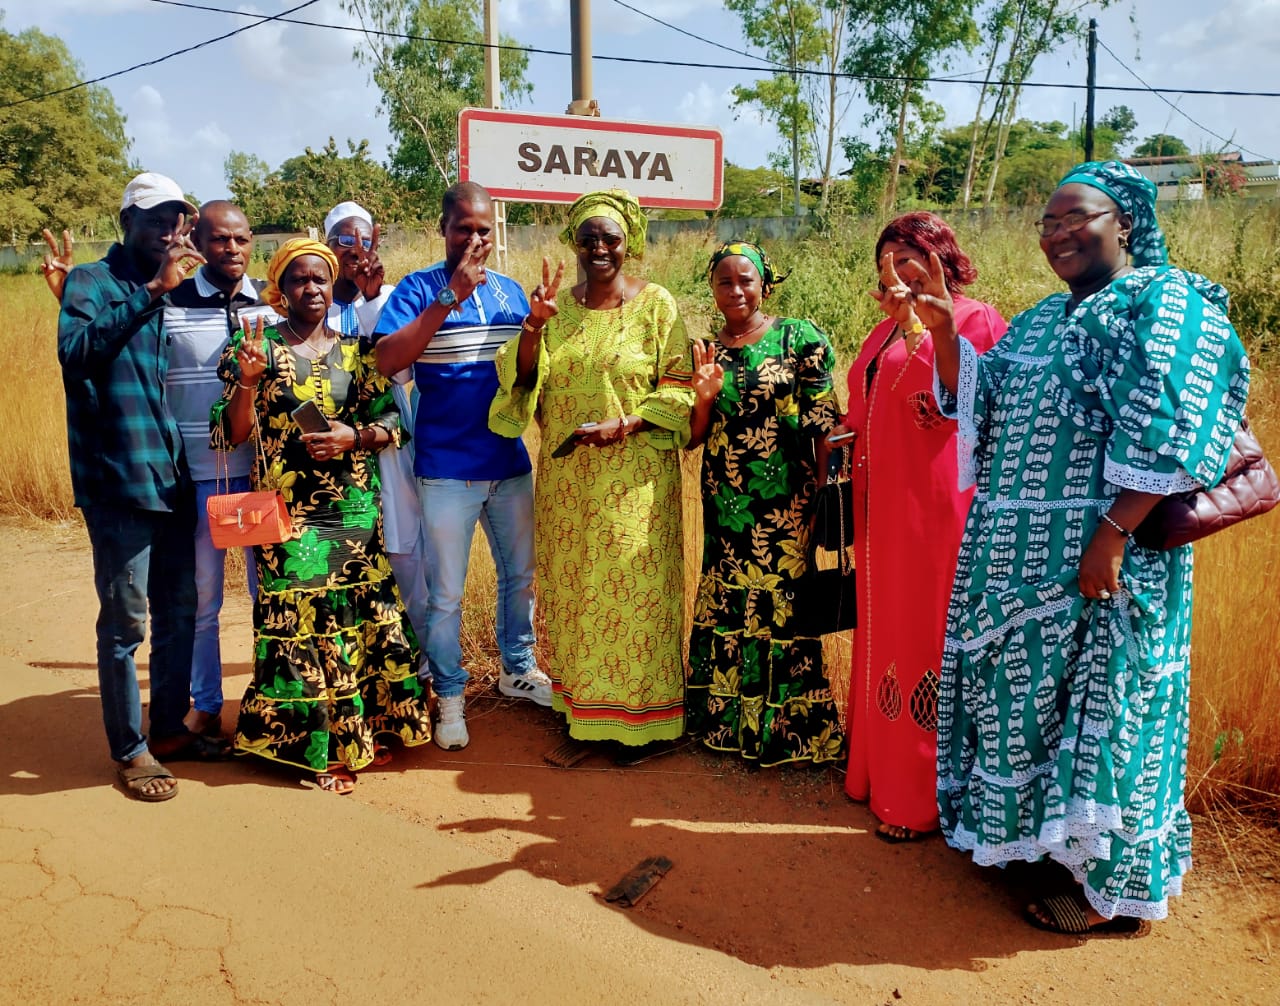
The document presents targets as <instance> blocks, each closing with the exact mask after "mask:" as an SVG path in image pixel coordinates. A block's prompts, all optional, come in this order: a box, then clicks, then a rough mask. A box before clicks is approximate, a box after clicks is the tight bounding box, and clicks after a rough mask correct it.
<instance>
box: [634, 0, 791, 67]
mask: <svg viewBox="0 0 1280 1006" xmlns="http://www.w3.org/2000/svg"><path fill="white" fill-rule="evenodd" d="M613 2H614V3H616V4H617V5H618V6H619V7H625V8H626V9H627V10H629V11H631V12H632V13H633V14H639V15H640V16H641V17H646V18H648V19H649V20H650V21H652V22H654V23H655V24H660V25H662V27H664V28H670V29H671V30H672V31H674V32H675V33H676V34H678V35H683V36H685V38H691V39H693V40H694V41H696V42H703V43H705V44H707V45H711V46H715V47H716V48H717V49H723V50H724V51H725V52H731V53H733V54H734V55H735V56H746V57H747V59H758V60H760V61H761V62H762V63H767V64H768V65H769V66H773V67H776V68H777V69H779V70H786V71H787V72H790V71H791V67H789V66H787V64H785V63H779V62H778V61H777V60H774V59H769V58H768V57H766V56H757V55H756V54H755V53H753V52H746V51H745V50H742V49H734V48H733V47H732V46H727V45H725V44H724V43H723V42H717V41H715V40H714V39H710V38H703V37H702V36H701V35H696V34H694V33H693V32H691V31H689V30H688V29H687V28H679V27H677V26H676V25H674V24H672V23H671V22H669V21H664V20H662V18H660V17H655V16H654V15H653V14H650V13H649V12H648V11H643V10H641V9H640V8H639V7H632V6H631V4H629V3H624V2H623V0H613ZM761 69H764V67H761Z"/></svg>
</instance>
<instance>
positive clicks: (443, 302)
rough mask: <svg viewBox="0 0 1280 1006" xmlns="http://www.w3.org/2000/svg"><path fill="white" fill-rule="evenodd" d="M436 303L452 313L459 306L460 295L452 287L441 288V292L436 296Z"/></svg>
mask: <svg viewBox="0 0 1280 1006" xmlns="http://www.w3.org/2000/svg"><path fill="white" fill-rule="evenodd" d="M436 303H437V304H439V305H440V306H441V307H447V308H448V309H449V310H450V311H452V310H453V309H454V308H455V307H457V306H458V295H457V294H456V293H454V292H453V288H452V287H447V286H446V287H441V288H440V292H439V293H438V294H436Z"/></svg>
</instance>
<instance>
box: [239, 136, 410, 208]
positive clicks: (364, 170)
mask: <svg viewBox="0 0 1280 1006" xmlns="http://www.w3.org/2000/svg"><path fill="white" fill-rule="evenodd" d="M347 150H348V152H347V154H346V155H345V156H344V155H342V154H341V153H339V151H338V145H337V144H336V143H335V142H334V139H333V137H329V142H328V143H327V144H325V147H324V149H323V150H319V151H316V150H312V149H311V148H310V147H308V148H307V149H306V151H305V152H304V153H302V154H299V155H298V156H296V157H290V158H289V159H288V160H287V161H285V162H284V163H283V164H281V165H280V168H279V170H278V171H268V170H267V165H266V163H265V162H264V161H262V159H261V158H258V157H255V156H254V155H253V154H246V153H242V152H241V151H236V150H233V151H232V152H231V154H230V155H229V156H228V157H227V159H226V162H225V163H224V164H223V171H224V173H225V175H226V179H227V187H228V188H229V189H230V190H231V195H232V197H233V198H234V199H235V201H236V202H237V203H238V204H239V205H240V208H241V209H243V210H244V212H245V215H246V216H248V218H249V219H250V220H251V221H252V222H253V226H254V228H255V229H257V230H285V231H300V230H305V229H306V228H308V227H318V226H319V225H320V222H321V220H323V218H324V215H325V213H327V212H328V211H329V209H330V207H332V206H336V205H337V204H338V203H340V202H342V201H344V200H347V199H354V200H355V201H356V202H358V203H360V204H361V205H362V206H364V207H365V208H366V209H368V210H369V212H370V213H372V214H373V217H374V219H375V220H379V221H382V222H384V223H395V222H398V221H401V220H405V219H412V218H413V217H415V216H416V215H417V211H418V207H417V205H416V202H415V200H414V199H413V197H412V194H411V193H408V192H406V191H405V190H404V189H403V187H402V186H400V185H398V184H397V183H396V180H395V179H394V178H392V177H391V175H390V173H389V172H388V171H387V169H386V168H384V167H383V166H382V165H381V164H379V163H378V162H377V161H375V160H374V159H373V158H372V157H370V156H369V141H368V140H362V141H361V142H360V143H359V144H355V143H352V142H351V141H350V140H348V141H347Z"/></svg>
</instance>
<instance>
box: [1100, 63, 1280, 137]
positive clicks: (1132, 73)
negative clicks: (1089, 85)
mask: <svg viewBox="0 0 1280 1006" xmlns="http://www.w3.org/2000/svg"><path fill="white" fill-rule="evenodd" d="M1098 45H1100V46H1102V48H1103V49H1105V50H1106V51H1107V53H1108V54H1110V56H1111V58H1112V59H1114V60H1115V61H1116V62H1117V63H1119V64H1120V65H1121V66H1122V67H1124V69H1125V70H1127V71H1128V73H1129V75H1130V76H1132V77H1133V79H1134V80H1136V81H1137V82H1138V83H1139V84H1141V85H1142V86H1143V87H1145V88H1146V89H1147V90H1148V91H1150V92H1151V93H1152V94H1154V95H1155V96H1156V97H1157V98H1159V99H1160V100H1161V101H1163V102H1164V103H1165V104H1166V105H1168V106H1169V107H1170V108H1172V109H1173V110H1174V111H1175V112H1177V113H1178V114H1179V115H1181V116H1182V117H1183V118H1184V119H1186V120H1187V121H1188V122H1189V123H1191V124H1192V125H1193V126H1195V127H1196V128H1197V129H1200V130H1202V131H1203V132H1206V133H1208V134H1209V135H1210V136H1212V137H1214V138H1216V139H1219V140H1221V141H1222V142H1223V143H1224V144H1227V145H1228V146H1230V145H1231V144H1233V143H1236V141H1235V140H1229V139H1227V138H1226V137H1225V136H1223V135H1221V134H1220V133H1215V132H1214V131H1213V130H1212V129H1210V128H1209V127H1208V126H1206V125H1204V124H1203V123H1201V122H1197V121H1196V120H1195V119H1193V118H1192V117H1191V116H1190V115H1188V114H1187V113H1186V112H1184V111H1183V110H1182V109H1181V108H1179V107H1178V106H1177V104H1176V103H1174V102H1172V101H1170V100H1169V99H1168V98H1166V97H1165V96H1164V95H1163V94H1161V93H1160V92H1159V91H1157V90H1156V89H1155V88H1153V87H1151V86H1150V85H1149V84H1148V83H1147V82H1146V81H1145V80H1143V79H1142V78H1141V77H1139V76H1138V72H1137V71H1136V70H1134V69H1133V67H1131V66H1130V65H1129V64H1128V63H1126V62H1125V61H1124V60H1122V59H1121V58H1120V57H1119V56H1117V55H1116V54H1115V53H1114V52H1112V51H1111V48H1110V46H1108V45H1107V43H1106V42H1104V41H1102V39H1098ZM1237 146H1239V147H1240V149H1241V150H1243V151H1244V152H1245V153H1246V154H1253V156H1254V157H1258V158H1261V159H1262V160H1264V161H1274V160H1275V158H1274V157H1268V156H1267V155H1266V154H1260V153H1258V152H1257V151H1256V150H1250V149H1249V148H1248V147H1246V146H1244V145H1243V144H1237Z"/></svg>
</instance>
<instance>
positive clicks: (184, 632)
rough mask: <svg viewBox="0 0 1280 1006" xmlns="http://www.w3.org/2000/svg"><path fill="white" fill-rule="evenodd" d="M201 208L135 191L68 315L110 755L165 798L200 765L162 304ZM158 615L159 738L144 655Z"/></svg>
mask: <svg viewBox="0 0 1280 1006" xmlns="http://www.w3.org/2000/svg"><path fill="white" fill-rule="evenodd" d="M194 214H195V207H194V206H192V205H191V203H190V202H188V201H187V199H186V198H185V196H183V194H182V190H181V189H180V188H179V187H178V185H177V183H175V182H174V181H173V180H172V179H169V178H166V177H165V176H163V175H157V174H153V173H150V172H146V173H144V174H141V175H138V176H137V177H136V178H134V179H133V181H131V182H130V183H129V185H128V186H127V187H126V188H125V191H124V198H123V200H122V202H121V209H120V225H121V228H122V230H123V232H124V241H123V243H122V244H115V245H112V246H111V249H110V250H109V251H108V252H107V255H106V257H105V258H104V259H102V260H101V261H99V262H94V263H91V264H89V265H85V266H79V267H77V268H75V269H72V270H71V273H70V275H68V276H67V280H66V286H65V289H64V291H63V297H62V313H61V316H60V317H59V319H58V359H59V361H60V362H61V363H62V383H63V387H64V389H65V390H66V396H67V439H68V443H69V447H70V454H71V485H72V488H73V490H74V492H75V502H76V506H78V507H80V508H81V510H82V512H83V514H84V520H85V525H86V526H87V528H88V531H89V541H90V544H91V546H92V548H93V570H94V581H95V585H96V587H97V591H98V601H99V604H100V606H101V607H100V611H99V614H98V624H97V631H98V684H99V690H100V692H101V696H102V718H103V722H104V723H105V725H106V730H107V741H108V743H109V745H110V747H111V757H112V758H114V759H115V760H116V762H117V764H118V769H117V775H118V777H119V779H120V782H121V784H122V785H123V786H124V787H125V789H126V792H128V793H130V794H131V795H132V796H134V797H136V798H138V799H140V800H147V801H158V800H167V799H168V798H169V797H172V796H174V795H175V794H176V793H177V782H176V780H174V778H173V776H172V775H171V774H170V773H169V771H168V770H167V769H165V768H164V766H163V765H161V764H160V762H159V761H157V756H158V757H160V758H165V757H170V758H179V757H190V756H191V753H192V751H191V749H192V744H193V738H194V735H192V734H189V733H188V732H187V731H186V728H185V727H184V726H183V722H182V720H183V716H184V715H185V714H186V712H187V703H188V694H189V691H190V683H191V648H192V634H193V631H194V624H195V607H196V590H195V573H194V566H195V560H194V547H193V542H194V528H195V507H194V498H193V495H192V487H191V479H190V476H189V474H188V472H187V464H186V460H185V458H184V456H183V450H182V437H181V434H180V433H179V431H178V426H177V423H176V422H175V420H174V419H173V417H172V416H171V415H170V413H169V410H168V408H167V406H166V403H165V393H164V388H165V373H166V370H167V367H168V361H169V354H168V347H167V344H166V338H165V334H164V330H163V323H162V321H163V310H162V309H163V303H162V302H163V298H164V297H165V295H166V294H167V293H168V292H169V291H170V290H172V289H173V288H174V287H176V286H177V285H178V284H179V283H180V282H181V281H182V279H183V277H184V276H185V275H186V273H187V272H188V271H189V270H190V269H192V268H194V267H195V265H197V264H199V263H200V262H202V261H203V258H202V257H201V256H200V254H199V253H198V252H197V251H196V250H195V248H194V246H193V245H192V244H191V241H190V238H189V237H188V233H189V231H190V228H191V223H192V220H193V217H194ZM148 602H149V603H150V609H151V630H152V631H151V666H150V679H151V724H150V725H151V732H150V744H149V745H148V739H147V737H145V736H144V735H143V733H142V704H141V699H140V695H139V691H138V679H137V670H136V667H135V665H134V659H133V655H134V652H135V651H136V650H137V648H138V646H139V645H140V644H141V642H142V638H143V632H144V630H145V628H146V618H147V607H148Z"/></svg>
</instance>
